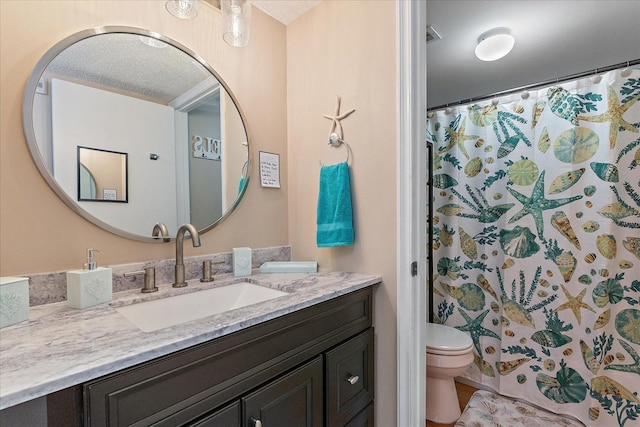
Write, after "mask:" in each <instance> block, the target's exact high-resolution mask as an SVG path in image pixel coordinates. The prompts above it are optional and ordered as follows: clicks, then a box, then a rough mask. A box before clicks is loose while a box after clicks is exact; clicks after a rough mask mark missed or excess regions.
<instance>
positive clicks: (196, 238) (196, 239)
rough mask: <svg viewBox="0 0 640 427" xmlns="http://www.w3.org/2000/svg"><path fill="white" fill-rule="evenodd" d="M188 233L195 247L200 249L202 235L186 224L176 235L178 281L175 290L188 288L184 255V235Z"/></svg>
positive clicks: (174, 285)
mask: <svg viewBox="0 0 640 427" xmlns="http://www.w3.org/2000/svg"><path fill="white" fill-rule="evenodd" d="M187 231H188V232H189V234H190V235H191V241H192V242H193V247H194V248H198V247H200V235H199V234H198V230H196V228H195V227H194V226H193V225H191V224H184V225H183V226H182V227H180V228H179V229H178V234H177V235H176V281H175V282H174V284H173V285H172V286H173V287H174V288H184V287H185V286H187V282H185V280H184V255H183V249H182V248H183V245H184V235H185V233H186V232H187Z"/></svg>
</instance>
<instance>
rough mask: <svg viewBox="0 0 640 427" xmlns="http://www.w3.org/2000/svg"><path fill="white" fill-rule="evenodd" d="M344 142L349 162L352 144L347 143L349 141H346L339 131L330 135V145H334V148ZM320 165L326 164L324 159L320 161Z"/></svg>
mask: <svg viewBox="0 0 640 427" xmlns="http://www.w3.org/2000/svg"><path fill="white" fill-rule="evenodd" d="M342 144H344V145H345V147H347V160H346V162H347V163H349V160H350V159H351V146H350V145H349V144H348V143H347V141H345V140H344V139H342V138H340V137H339V136H338V134H337V133H332V134H331V135H330V136H329V145H330V146H332V147H334V148H338V147H340V146H341V145H342ZM320 166H321V167H322V166H324V164H323V163H322V161H320Z"/></svg>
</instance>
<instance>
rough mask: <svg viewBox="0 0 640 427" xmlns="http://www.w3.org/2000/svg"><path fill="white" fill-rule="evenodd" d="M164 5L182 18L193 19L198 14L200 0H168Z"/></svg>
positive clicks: (170, 11) (171, 12) (174, 14)
mask: <svg viewBox="0 0 640 427" xmlns="http://www.w3.org/2000/svg"><path fill="white" fill-rule="evenodd" d="M164 7H166V8H167V11H168V12H169V13H170V14H172V15H173V16H175V17H176V18H180V19H193V18H195V17H196V16H198V0H168V1H167V2H166V3H165V5H164Z"/></svg>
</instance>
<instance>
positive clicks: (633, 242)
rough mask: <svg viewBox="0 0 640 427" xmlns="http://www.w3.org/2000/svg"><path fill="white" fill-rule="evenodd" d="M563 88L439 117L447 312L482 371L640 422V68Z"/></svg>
mask: <svg viewBox="0 0 640 427" xmlns="http://www.w3.org/2000/svg"><path fill="white" fill-rule="evenodd" d="M625 74H626V73H625ZM561 86H562V87H560V86H553V87H548V88H544V89H541V90H537V91H535V92H531V93H530V94H529V95H530V96H529V97H527V98H526V99H525V98H524V97H522V98H521V97H520V96H519V95H512V96H510V97H507V98H505V99H502V100H501V101H500V102H499V103H498V104H497V105H494V104H493V103H491V102H487V105H466V106H460V107H456V108H453V109H450V112H449V113H448V112H447V111H436V112H433V113H432V114H429V118H428V119H427V138H428V139H429V140H430V141H431V142H433V144H434V156H433V165H432V170H433V177H432V184H433V186H434V200H433V204H434V205H433V206H434V215H433V217H432V218H430V220H431V221H432V222H433V236H431V244H432V245H433V249H434V259H433V262H434V277H433V278H432V280H433V283H434V287H433V288H434V291H433V295H432V301H433V304H434V312H435V317H436V319H435V321H437V322H439V323H443V324H446V325H449V326H453V327H456V328H457V329H459V330H461V331H464V332H466V333H468V334H469V335H470V336H471V338H472V340H473V344H474V359H475V360H474V364H473V365H472V367H471V368H470V369H469V370H468V371H467V373H465V377H466V378H468V379H470V380H472V381H474V382H476V383H480V384H482V385H485V386H488V387H490V388H492V389H494V390H495V391H497V392H499V393H501V394H503V395H506V396H511V397H516V398H518V399H522V400H526V401H529V402H531V403H533V404H534V405H537V406H539V407H543V408H546V409H548V410H551V411H552V412H555V413H557V414H565V415H570V416H572V417H574V418H577V419H579V420H580V421H581V422H583V423H584V424H585V425H588V426H598V427H600V426H603V427H604V426H606V427H612V426H619V427H624V426H626V427H629V426H631V425H634V426H635V425H639V424H638V423H639V421H638V419H640V396H639V395H638V394H639V390H640V389H639V388H638V386H637V384H638V383H640V102H638V101H639V100H640V69H638V68H636V69H633V70H632V72H631V74H630V75H627V76H626V77H623V76H622V75H621V70H614V71H610V72H608V73H606V74H604V75H603V76H602V79H601V80H600V81H599V82H598V83H594V82H593V81H592V79H589V78H586V79H581V80H576V81H573V82H569V83H565V84H562V85H561ZM448 110H449V109H448Z"/></svg>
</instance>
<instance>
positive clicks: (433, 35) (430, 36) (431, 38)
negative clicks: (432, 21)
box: [427, 25, 442, 43]
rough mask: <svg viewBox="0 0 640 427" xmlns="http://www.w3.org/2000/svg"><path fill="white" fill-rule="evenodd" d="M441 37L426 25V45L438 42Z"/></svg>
mask: <svg viewBox="0 0 640 427" xmlns="http://www.w3.org/2000/svg"><path fill="white" fill-rule="evenodd" d="M441 38H442V36H441V35H440V34H438V32H437V31H436V30H435V28H433V27H432V26H431V25H427V43H431V42H434V41H436V40H440V39H441Z"/></svg>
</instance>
